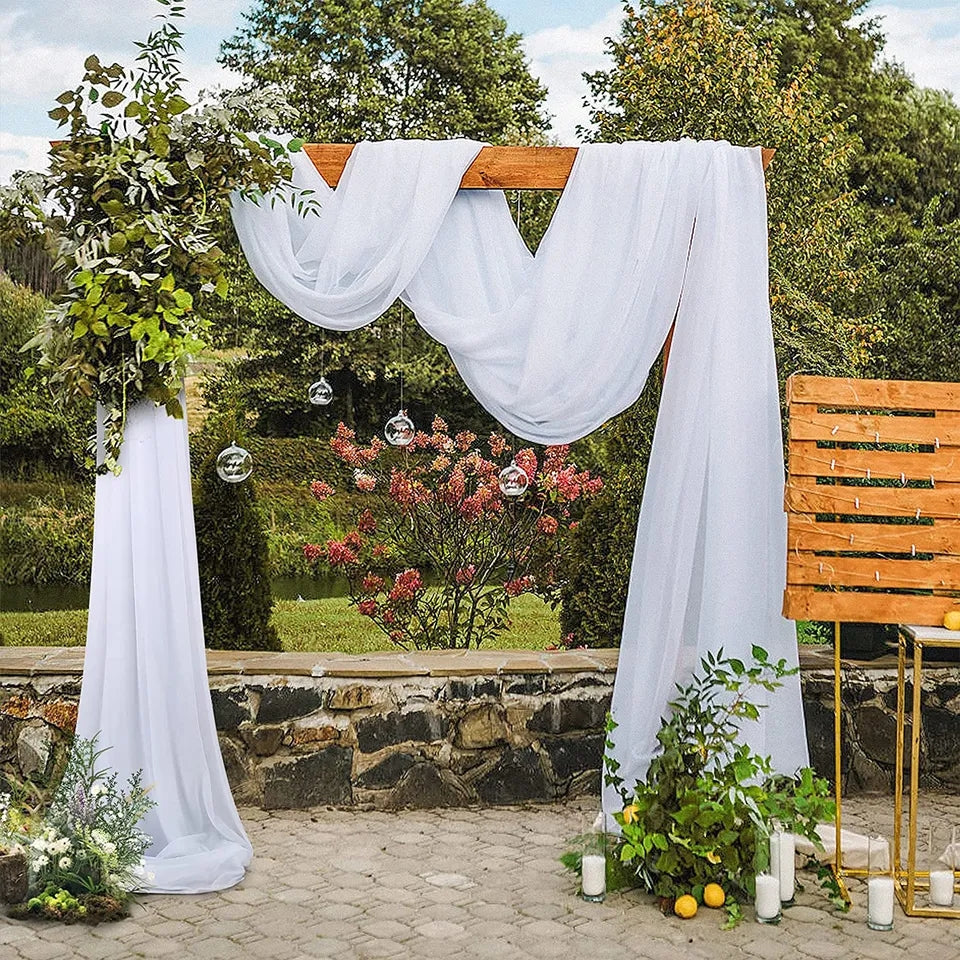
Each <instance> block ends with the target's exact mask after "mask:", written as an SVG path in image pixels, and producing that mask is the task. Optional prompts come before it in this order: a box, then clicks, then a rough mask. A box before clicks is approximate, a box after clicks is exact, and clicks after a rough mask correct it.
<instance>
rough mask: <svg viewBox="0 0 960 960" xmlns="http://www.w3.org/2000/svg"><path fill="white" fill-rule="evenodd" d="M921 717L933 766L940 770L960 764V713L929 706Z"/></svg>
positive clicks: (928, 756)
mask: <svg viewBox="0 0 960 960" xmlns="http://www.w3.org/2000/svg"><path fill="white" fill-rule="evenodd" d="M921 719H922V724H923V733H924V739H925V740H926V747H927V758H928V760H929V762H930V765H931V767H933V768H935V769H936V770H938V771H939V770H941V769H943V768H949V767H954V766H956V765H957V764H960V715H958V714H956V713H953V712H952V711H950V710H942V709H940V708H939V707H929V708H927V709H926V710H923V711H921Z"/></svg>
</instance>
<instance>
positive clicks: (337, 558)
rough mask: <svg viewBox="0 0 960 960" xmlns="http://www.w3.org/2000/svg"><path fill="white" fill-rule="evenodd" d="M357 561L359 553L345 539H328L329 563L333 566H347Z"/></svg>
mask: <svg viewBox="0 0 960 960" xmlns="http://www.w3.org/2000/svg"><path fill="white" fill-rule="evenodd" d="M356 562H357V554H356V551H355V550H354V549H352V548H351V547H350V546H349V545H348V544H347V543H346V538H344V540H328V541H327V563H329V564H330V566H331V567H345V566H349V565H351V564H354V563H356Z"/></svg>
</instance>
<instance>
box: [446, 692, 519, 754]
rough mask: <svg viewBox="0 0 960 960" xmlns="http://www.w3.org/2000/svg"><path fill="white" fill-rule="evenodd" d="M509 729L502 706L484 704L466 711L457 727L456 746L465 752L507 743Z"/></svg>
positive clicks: (505, 712)
mask: <svg viewBox="0 0 960 960" xmlns="http://www.w3.org/2000/svg"><path fill="white" fill-rule="evenodd" d="M509 739H510V729H509V727H508V725H507V711H506V710H505V709H504V707H503V705H502V704H499V703H486V704H483V705H482V706H479V707H473V708H472V709H470V710H468V711H467V712H466V713H465V714H464V715H463V717H462V718H461V720H460V722H459V724H458V725H457V735H456V741H455V742H456V744H457V746H458V747H462V748H464V749H467V750H475V749H479V748H482V747H492V746H495V745H496V744H498V743H507V742H508V741H509Z"/></svg>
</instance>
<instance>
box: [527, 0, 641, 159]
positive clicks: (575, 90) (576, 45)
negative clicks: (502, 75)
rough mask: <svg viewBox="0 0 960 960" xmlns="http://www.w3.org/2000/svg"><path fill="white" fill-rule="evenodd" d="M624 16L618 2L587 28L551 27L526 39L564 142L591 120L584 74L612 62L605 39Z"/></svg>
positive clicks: (555, 130)
mask: <svg viewBox="0 0 960 960" xmlns="http://www.w3.org/2000/svg"><path fill="white" fill-rule="evenodd" d="M622 18H623V8H622V7H621V6H620V5H619V4H617V5H616V6H611V8H610V10H609V11H608V12H607V13H606V14H605V15H604V16H603V17H601V19H599V20H598V21H596V23H592V24H590V25H589V26H587V27H581V28H575V27H570V26H559V27H549V28H547V29H545V30H538V31H537V32H536V33H532V34H530V36H528V37H527V38H526V39H525V40H524V43H523V46H524V49H525V50H526V53H527V56H528V57H530V61H531V63H530V67H531V70H532V72H533V74H534V75H535V76H537V77H539V79H540V82H541V83H543V84H545V85H546V87H547V89H548V91H549V93H548V95H547V109H548V110H549V111H550V113H551V114H553V117H554V120H553V135H554V136H555V137H556V138H557V139H558V140H559V141H560V142H561V143H565V144H572V143H576V142H577V134H576V128H577V124H584V125H586V123H587V121H588V119H589V118H588V114H587V110H586V109H585V107H584V106H583V101H584V98H585V97H586V96H587V94H588V88H587V84H586V82H585V81H584V79H583V76H582V75H583V73H584V72H592V71H594V70H600V69H603V68H604V67H606V66H607V65H608V63H607V58H606V55H605V50H606V46H605V44H604V40H605V39H606V38H607V37H610V36H617V35H618V34H619V32H620V21H621V19H622Z"/></svg>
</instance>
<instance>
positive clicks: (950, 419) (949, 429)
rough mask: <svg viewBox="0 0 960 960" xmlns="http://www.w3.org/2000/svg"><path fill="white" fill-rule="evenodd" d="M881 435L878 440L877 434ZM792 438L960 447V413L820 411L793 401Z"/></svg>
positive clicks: (791, 415)
mask: <svg viewBox="0 0 960 960" xmlns="http://www.w3.org/2000/svg"><path fill="white" fill-rule="evenodd" d="M878 436H879V440H878V439H877V437H878ZM790 439H791V440H832V441H834V442H836V443H922V444H932V443H936V442H937V441H939V444H940V446H941V447H945V446H953V447H956V446H960V414H956V413H945V414H944V415H943V416H937V417H909V416H906V417H892V416H883V415H881V416H872V415H868V414H847V413H817V412H816V405H814V404H807V403H792V404H790Z"/></svg>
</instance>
